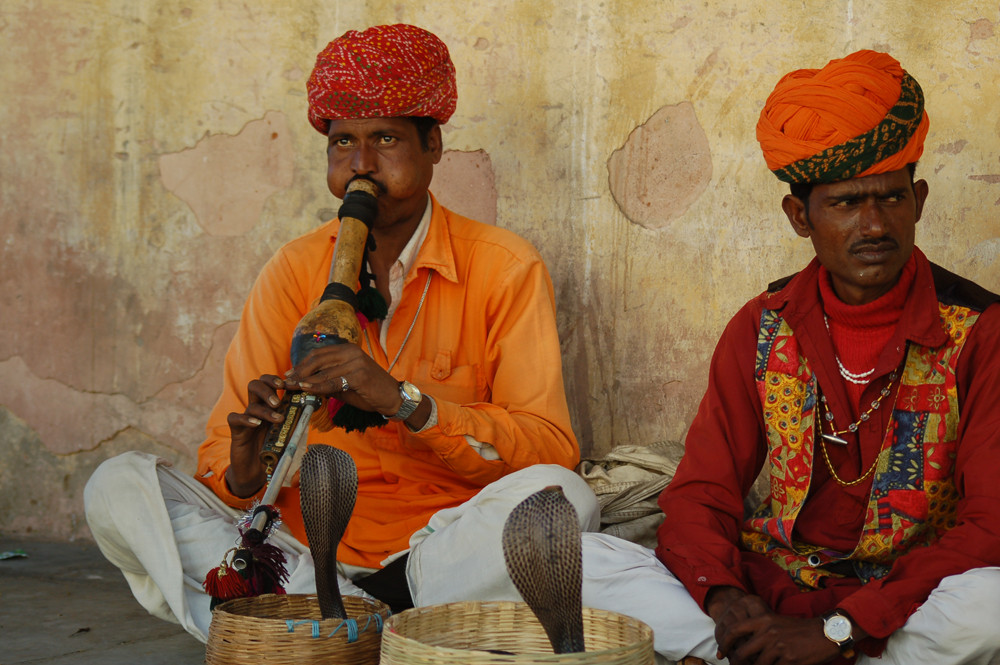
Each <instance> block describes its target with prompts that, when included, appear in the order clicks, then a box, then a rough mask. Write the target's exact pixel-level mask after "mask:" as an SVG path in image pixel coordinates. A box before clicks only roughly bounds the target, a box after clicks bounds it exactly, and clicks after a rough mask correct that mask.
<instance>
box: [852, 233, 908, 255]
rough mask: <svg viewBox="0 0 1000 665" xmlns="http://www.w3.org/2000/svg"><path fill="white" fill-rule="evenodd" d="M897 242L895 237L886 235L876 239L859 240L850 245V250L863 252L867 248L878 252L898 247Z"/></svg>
mask: <svg viewBox="0 0 1000 665" xmlns="http://www.w3.org/2000/svg"><path fill="white" fill-rule="evenodd" d="M898 248H899V243H898V242H897V241H896V239H895V238H890V237H888V236H886V237H884V238H878V239H870V238H869V239H866V240H859V241H857V242H856V243H854V244H853V245H851V252H855V253H858V252H865V251H869V250H875V251H879V252H884V251H886V250H890V249H898Z"/></svg>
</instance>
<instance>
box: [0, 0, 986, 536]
mask: <svg viewBox="0 0 1000 665" xmlns="http://www.w3.org/2000/svg"><path fill="white" fill-rule="evenodd" d="M421 5H423V6H421ZM397 21H405V22H411V23H416V24H419V25H422V26H425V27H427V28H429V29H431V30H433V31H435V32H436V33H438V34H439V35H440V36H441V37H442V38H443V39H444V41H445V42H446V43H447V44H448V45H449V47H450V49H451V52H452V55H453V58H454V60H455V62H456V63H457V69H458V85H459V104H458V110H457V113H456V114H455V117H454V118H453V120H452V121H451V122H450V123H449V124H448V125H446V127H445V133H444V136H445V144H446V149H448V150H449V152H448V154H447V155H446V157H445V160H444V163H443V165H442V167H441V168H440V169H439V170H438V172H437V174H436V176H435V182H434V184H433V185H432V189H433V190H434V191H435V192H436V193H437V194H438V195H439V197H440V199H441V200H442V201H444V202H445V203H446V204H447V205H450V206H452V207H454V208H455V209H456V210H458V211H460V212H464V213H466V214H470V215H473V216H476V217H479V218H480V219H483V220H484V221H488V222H490V223H495V224H497V225H500V226H503V227H507V228H510V229H513V230H514V231H516V232H518V233H520V234H522V235H524V236H526V237H528V238H529V239H531V240H532V241H533V242H534V243H535V244H536V245H537V246H538V248H539V249H540V251H541V252H542V255H543V256H544V257H545V258H546V260H547V262H548V264H549V267H550V270H551V272H552V275H553V279H554V282H555V287H556V292H557V297H558V304H559V329H560V333H561V339H562V350H563V361H564V366H565V376H566V387H567V390H568V395H569V399H570V408H571V411H572V415H573V419H574V424H575V427H576V431H577V433H578V435H579V437H580V440H581V443H582V445H583V448H584V450H585V452H587V453H591V454H601V453H603V452H606V451H607V450H609V449H611V448H612V447H614V446H616V445H623V444H650V443H653V442H656V441H662V440H674V441H677V440H680V438H681V437H682V436H683V434H684V432H685V430H686V428H687V425H688V423H689V422H690V419H691V417H692V416H693V414H694V412H695V410H696V408H697V404H698V400H699V399H700V396H701V393H702V391H703V390H704V387H705V384H706V370H707V362H708V359H709V357H710V354H711V351H712V347H713V345H714V340H715V338H717V336H718V335H719V333H720V332H721V330H722V328H723V326H724V325H725V322H726V321H727V320H728V318H729V316H731V314H732V313H733V312H734V311H735V310H736V309H737V308H738V307H739V306H740V305H741V304H742V303H743V302H744V301H745V300H746V299H747V298H749V297H751V296H752V295H754V294H755V293H757V292H758V291H759V290H761V289H762V288H763V287H764V286H765V285H766V283H767V282H768V281H770V280H772V279H774V278H776V277H779V276H782V275H785V274H788V273H790V272H793V271H794V270H797V269H798V268H799V267H801V266H802V265H803V264H804V263H805V262H806V261H807V260H808V258H809V257H810V255H811V254H810V249H809V246H808V243H807V242H806V241H803V240H801V239H799V238H797V237H796V236H794V234H793V233H792V232H791V229H790V228H788V226H787V223H786V222H785V221H783V218H782V216H781V213H780V209H779V205H778V204H779V201H780V198H781V196H782V195H783V194H784V193H785V190H784V189H783V187H782V186H781V185H780V183H778V182H777V181H776V180H775V179H774V178H773V177H772V176H771V175H770V174H769V173H768V172H767V171H766V169H765V167H764V165H763V161H762V159H761V157H760V154H759V151H758V148H757V145H756V142H755V140H754V123H755V122H756V118H757V115H758V113H759V111H760V108H761V106H762V105H763V102H764V99H765V97H766V96H767V94H768V92H769V91H770V89H771V88H772V86H773V85H774V83H775V82H776V81H777V79H778V77H779V76H780V75H781V74H783V73H785V72H786V71H788V70H790V69H792V68H798V67H818V66H822V65H823V64H824V63H825V62H826V61H827V60H829V59H831V58H834V57H839V56H842V55H844V54H846V53H848V52H850V51H852V50H855V49H858V48H876V49H883V50H888V51H889V52H891V53H893V54H894V55H895V56H896V57H898V58H899V59H900V60H901V61H902V63H903V65H904V67H906V68H907V69H908V70H909V71H910V72H911V73H912V74H914V76H915V77H916V78H917V79H918V80H919V81H920V83H921V84H922V86H923V88H924V91H925V93H926V95H927V100H928V101H927V108H928V111H929V113H930V116H931V130H930V135H929V138H928V142H927V147H926V151H925V154H924V157H923V160H922V162H921V165H920V168H919V171H918V173H919V175H920V176H921V177H925V178H927V179H928V181H929V182H930V191H931V194H930V198H929V200H928V204H927V208H926V210H925V214H924V218H923V220H922V221H921V223H920V225H919V226H918V234H917V239H918V243H919V244H920V245H921V246H922V247H923V249H924V250H925V251H926V252H927V254H928V255H929V256H930V257H931V258H932V260H935V261H937V262H940V263H942V264H944V265H945V266H947V267H949V268H951V269H953V270H955V271H957V272H960V273H962V274H964V275H966V276H968V277H970V278H973V279H975V280H978V281H979V282H980V283H982V284H983V285H984V286H986V287H987V288H990V289H992V290H1000V221H998V220H1000V216H998V214H997V213H998V212H1000V211H998V209H997V208H998V206H1000V163H998V161H1000V119H998V118H1000V116H998V115H997V113H996V109H995V105H996V99H997V98H998V97H1000V39H998V36H997V28H998V21H1000V16H998V8H997V6H996V5H995V4H992V5H984V4H983V3H980V2H974V1H973V0H953V1H948V2H945V1H941V0H938V1H934V0H932V1H925V2H916V1H909V2H902V1H898V0H885V1H883V2H878V3H876V2H858V1H856V0H833V1H832V2H831V1H828V0H827V1H824V2H819V1H818V0H804V1H803V2H798V3H791V2H785V1H784V0H762V1H760V2H752V3H751V2H741V3H725V2H712V3H704V2H697V3H696V2H683V1H681V2H661V3H654V4H652V5H651V4H650V3H648V2H638V1H637V0H604V1H601V2H599V1H597V0H580V1H578V2H575V3H563V2H537V1H527V0H510V1H507V2H485V1H480V0H463V1H462V2H456V1H454V0H441V1H439V2H436V3H401V2H387V1H377V0H372V1H369V2H351V3H348V2H340V3H338V2H326V3H315V2H300V1H299V0H290V1H289V2H285V3H281V5H280V6H278V5H274V6H273V7H272V6H271V5H269V4H267V3H264V5H261V4H260V3H249V4H247V3H239V2H229V1H227V0H212V1H209V2H200V3H194V2H185V1H183V0H5V2H4V3H3V7H2V9H0V45H2V46H3V53H4V57H3V58H2V59H0V90H2V91H3V93H4V94H3V102H2V103H0V284H2V285H3V288H2V289H0V532H8V533H35V534H41V535H47V536H53V537H61V538H72V537H78V536H87V530H86V526H85V524H84V523H83V519H82V501H81V498H80V495H81V489H82V487H83V484H84V482H85V481H86V478H87V477H88V476H89V474H90V472H91V471H92V470H93V468H94V467H95V466H96V465H97V464H98V463H99V462H100V461H101V460H103V459H105V458H107V457H109V456H111V455H113V454H116V453H118V452H120V451H122V450H126V449H130V448H141V449H145V450H150V451H154V452H156V453H157V454H160V455H162V456H163V457H166V458H168V459H171V460H173V461H175V462H176V463H177V464H178V465H179V466H180V467H181V468H184V469H186V470H191V469H193V466H194V456H195V451H196V449H197V446H198V444H199V443H200V440H201V436H202V428H203V424H204V421H205V418H206V415H207V412H208V410H209V409H210V408H211V405H212V404H213V402H214V400H215V397H216V394H217V392H218V390H219V388H220V385H221V376H220V369H221V363H222V357H223V354H224V352H225V348H226V345H227V344H228V341H229V339H230V338H231V336H232V334H233V331H234V330H235V326H236V322H237V321H238V319H239V315H240V309H241V306H242V302H243V299H244V297H245V296H246V294H247V291H248V289H249V288H250V285H251V284H252V282H253V279H254V277H255V275H256V273H257V271H258V270H259V269H260V267H261V265H262V264H263V263H264V261H266V259H267V258H268V256H270V254H271V253H272V252H273V251H274V250H275V249H276V248H277V247H278V246H280V245H281V244H282V243H283V242H284V241H286V240H288V239H290V238H292V237H294V236H296V235H298V234H300V233H302V232H305V231H306V230H308V229H310V228H313V227H314V226H315V225H316V224H318V223H319V222H320V221H321V220H324V219H327V218H329V217H330V216H332V215H333V214H334V211H335V210H336V207H337V201H336V200H334V199H332V198H331V197H330V196H329V194H328V193H327V191H326V187H325V180H324V174H325V159H324V147H325V146H324V141H323V139H322V138H321V137H320V136H319V135H318V134H316V132H315V131H314V130H313V129H312V128H311V127H310V126H309V125H308V123H307V122H306V120H305V104H306V100H305V93H304V85H305V80H306V77H307V76H308V73H309V70H310V69H311V66H312V62H313V58H314V57H315V54H316V52H318V51H319V49H320V48H322V47H323V46H324V45H325V44H326V43H327V42H328V41H329V40H330V39H332V38H333V37H335V36H337V35H339V34H341V33H342V32H344V31H345V30H347V29H351V28H361V27H364V26H365V25H369V24H374V23H385V22H397ZM675 449H676V451H677V453H678V454H680V447H679V445H678V446H677V447H676V448H675Z"/></svg>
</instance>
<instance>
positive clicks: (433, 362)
mask: <svg viewBox="0 0 1000 665" xmlns="http://www.w3.org/2000/svg"><path fill="white" fill-rule="evenodd" d="M411 381H413V383H415V384H416V385H417V387H418V388H420V390H422V391H423V392H426V393H427V394H428V395H430V396H432V397H434V398H435V399H439V400H445V401H447V402H454V403H455V404H469V403H471V402H487V401H489V398H490V390H489V386H488V385H487V383H486V377H485V376H484V375H483V373H482V371H481V370H480V367H479V366H478V365H455V364H454V363H453V358H452V354H451V351H448V350H441V351H438V352H437V355H436V356H435V357H434V358H432V359H427V358H421V359H420V361H419V363H418V365H417V371H416V374H415V376H414V378H413V379H411Z"/></svg>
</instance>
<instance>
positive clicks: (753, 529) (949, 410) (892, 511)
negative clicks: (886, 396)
mask: <svg viewBox="0 0 1000 665" xmlns="http://www.w3.org/2000/svg"><path fill="white" fill-rule="evenodd" d="M934 269H935V278H936V281H937V278H939V277H940V276H941V275H944V276H947V277H953V278H955V279H959V280H960V279H961V278H957V277H955V276H953V275H951V274H950V273H947V272H946V271H943V270H941V269H939V268H937V266H934ZM961 281H962V282H964V283H965V284H969V285H971V282H966V281H965V280H961ZM973 286H974V285H973ZM977 288H978V287H977ZM940 292H941V291H940V288H939V293H940ZM989 295H992V294H989ZM940 300H942V302H939V305H938V307H939V312H940V316H941V323H942V325H943V326H944V328H945V330H946V331H947V333H948V341H947V342H946V343H945V344H944V345H942V346H941V347H938V348H927V347H923V346H920V345H917V344H912V343H911V344H910V345H909V346H908V348H907V352H906V357H905V360H904V363H903V370H902V376H901V378H900V379H899V380H900V381H901V383H900V386H899V389H898V394H897V393H896V391H893V394H894V395H895V403H894V404H893V411H892V422H891V425H890V426H889V428H888V430H887V431H886V435H885V437H884V440H883V442H882V448H881V451H880V452H879V455H878V461H877V463H876V467H875V473H874V479H873V481H872V489H871V493H870V496H869V500H868V507H867V511H866V518H865V524H864V528H863V530H862V532H861V536H860V539H859V541H858V544H857V546H856V547H855V548H854V550H853V551H852V552H836V551H831V550H827V549H822V548H820V547H816V546H813V545H809V544H806V543H802V542H797V541H795V540H793V538H792V535H793V533H794V528H795V520H796V518H797V517H798V514H799V512H800V510H801V509H802V505H803V503H804V501H805V498H806V496H807V494H808V493H809V483H810V479H811V478H812V468H813V463H814V462H815V457H816V455H820V454H821V453H819V452H817V450H816V446H817V445H819V444H818V443H817V441H816V438H817V426H818V422H819V412H818V410H817V400H818V398H819V395H818V388H817V381H816V375H815V373H814V371H813V368H812V366H811V364H810V362H809V360H808V359H807V358H806V357H805V356H804V355H803V353H802V351H801V348H800V347H799V343H798V340H797V339H796V336H795V331H794V330H792V329H791V328H790V327H789V325H788V324H787V322H785V320H784V319H783V317H782V313H781V311H780V310H768V309H765V310H764V311H763V313H762V314H761V318H760V330H759V333H758V338H757V359H756V367H755V380H756V383H757V390H758V392H759V394H760V400H761V404H762V405H763V416H764V424H765V429H766V435H767V445H768V456H767V462H766V463H767V464H768V466H769V469H770V475H771V483H770V489H771V492H770V496H768V498H767V499H765V500H764V502H763V503H762V504H761V505H760V507H759V508H758V509H757V510H756V511H755V512H754V514H753V515H752V516H751V517H750V518H749V519H748V520H746V522H745V523H744V525H743V533H742V543H743V546H744V547H745V548H746V549H748V550H750V551H753V552H758V553H760V554H764V555H766V556H767V557H769V558H770V559H771V560H772V561H774V562H775V563H777V564H778V565H780V566H781V567H782V568H784V569H785V570H787V571H788V572H789V574H790V575H791V576H792V577H793V578H794V579H795V580H796V582H798V583H799V584H800V585H802V586H803V587H806V588H816V587H818V586H819V585H820V583H821V580H822V578H823V577H826V576H831V575H832V576H840V573H834V572H831V571H829V570H827V569H824V568H823V566H826V565H828V564H831V563H834V562H838V561H845V560H846V561H849V562H850V564H851V565H852V566H853V569H854V574H855V575H856V576H857V577H859V578H860V579H862V580H863V581H868V580H871V579H875V578H879V577H882V576H884V575H885V574H886V573H888V571H889V569H890V567H891V565H892V562H893V561H894V560H895V559H896V557H898V556H900V555H901V554H903V553H904V552H906V551H907V550H909V549H910V548H912V547H917V546H920V545H923V544H926V543H930V542H933V541H935V540H937V539H938V538H939V537H940V536H941V535H942V534H943V533H944V532H945V531H947V530H948V529H950V528H951V527H953V526H954V524H955V510H956V507H957V503H958V493H957V491H956V489H955V484H954V480H953V478H954V465H955V449H956V446H957V443H958V441H957V439H958V422H959V403H958V389H957V384H956V368H957V366H958V359H959V357H960V355H961V353H962V347H963V345H964V344H965V340H966V339H967V337H968V335H969V332H970V331H971V330H972V327H973V326H974V325H975V322H976V320H977V319H978V317H979V311H980V310H981V308H977V307H974V306H973V307H970V306H962V305H959V304H955V303H954V302H952V303H948V302H946V299H940ZM886 405H888V403H886ZM819 463H822V461H820V462H819ZM866 466H867V463H866Z"/></svg>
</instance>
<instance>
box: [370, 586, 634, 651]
mask: <svg viewBox="0 0 1000 665" xmlns="http://www.w3.org/2000/svg"><path fill="white" fill-rule="evenodd" d="M460 609H461V610H476V611H481V610H483V609H486V610H491V609H495V610H498V611H504V610H513V611H522V612H523V611H526V612H529V613H530V614H531V616H532V617H534V613H533V612H531V608H530V607H528V605H527V603H524V602H519V601H509V600H502V601H458V602H453V603H442V604H439V605H427V606H424V607H417V608H412V609H409V610H406V611H404V612H401V613H399V614H394V615H392V616H390V617H389V618H388V619H387V620H386V622H385V627H384V629H383V631H382V644H383V655H384V649H385V648H386V647H390V646H391V644H392V643H393V642H396V643H397V645H398V647H399V648H401V649H403V648H405V649H406V650H407V651H411V652H412V651H417V652H419V651H423V652H433V653H434V654H437V655H439V656H442V657H452V656H454V657H460V656H462V655H463V654H465V655H469V654H481V653H482V654H485V653H490V652H487V651H485V650H480V649H460V648H456V647H446V646H437V645H431V644H428V643H426V642H422V641H420V640H418V639H415V638H412V637H408V636H406V635H403V634H402V633H400V632H398V625H399V624H400V623H402V622H405V621H407V620H408V619H409V618H411V617H414V616H416V614H417V613H421V614H424V613H431V612H440V613H445V612H449V611H454V610H460ZM408 613H410V614H409V617H408V616H407V614H408ZM583 615H584V631H585V633H586V629H587V621H588V619H590V620H598V621H600V620H613V621H616V622H622V623H626V624H629V625H631V626H633V627H634V628H636V629H637V630H638V631H639V639H638V640H636V641H635V642H633V643H631V644H623V645H621V646H616V647H609V648H606V649H595V650H590V649H588V650H586V651H585V652H583V654H580V653H575V654H556V653H531V654H530V656H531V659H532V660H533V661H542V662H549V661H551V662H553V663H565V662H568V659H573V661H572V662H575V663H578V662H581V661H580V660H579V659H580V658H581V657H582V656H585V657H586V658H588V659H589V658H602V657H608V656H615V655H621V654H626V653H628V652H630V651H635V650H636V649H643V648H646V646H647V645H648V649H649V650H650V651H652V649H653V629H652V628H651V627H650V626H649V625H648V624H646V623H645V622H643V621H641V620H640V619H636V618H635V617H633V616H630V615H628V614H621V613H620V612H613V611H611V610H601V609H597V608H594V607H584V608H583ZM585 637H586V635H585ZM387 643H388V644H387ZM526 655H529V654H513V655H507V654H493V653H490V657H491V662H497V663H508V662H509V663H519V662H523V660H524V657H525V656H526Z"/></svg>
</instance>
